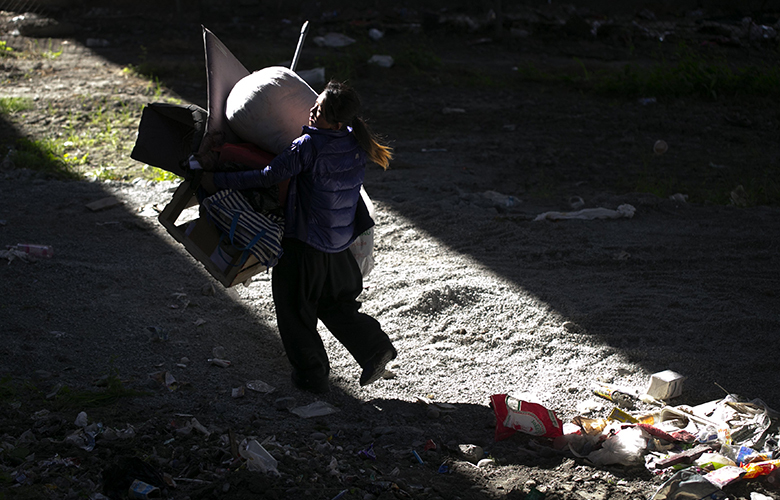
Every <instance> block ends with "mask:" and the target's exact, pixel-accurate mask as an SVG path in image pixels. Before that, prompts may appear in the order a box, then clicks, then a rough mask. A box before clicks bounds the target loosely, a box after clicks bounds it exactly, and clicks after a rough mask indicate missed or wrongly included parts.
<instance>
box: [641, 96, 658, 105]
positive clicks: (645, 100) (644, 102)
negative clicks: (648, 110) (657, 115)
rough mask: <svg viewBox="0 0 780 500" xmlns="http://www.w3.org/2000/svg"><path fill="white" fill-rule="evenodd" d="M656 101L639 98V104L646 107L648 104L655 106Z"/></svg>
mask: <svg viewBox="0 0 780 500" xmlns="http://www.w3.org/2000/svg"><path fill="white" fill-rule="evenodd" d="M656 102H658V100H657V99H656V98H655V97H640V98H639V104H641V105H642V106H647V105H648V104H655V103H656Z"/></svg>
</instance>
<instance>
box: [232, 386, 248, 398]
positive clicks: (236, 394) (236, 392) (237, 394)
mask: <svg viewBox="0 0 780 500" xmlns="http://www.w3.org/2000/svg"><path fill="white" fill-rule="evenodd" d="M244 394H246V391H245V389H244V386H243V385H242V386H240V387H234V388H233V389H232V391H231V393H230V395H231V396H232V397H233V398H234V399H237V398H243V397H244Z"/></svg>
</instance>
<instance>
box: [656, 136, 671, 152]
mask: <svg viewBox="0 0 780 500" xmlns="http://www.w3.org/2000/svg"><path fill="white" fill-rule="evenodd" d="M668 150H669V145H668V144H666V141H664V140H661V139H659V140H657V141H655V144H653V152H654V153H655V154H657V155H662V154H664V153H666V152H667V151H668Z"/></svg>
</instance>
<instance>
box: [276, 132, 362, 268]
mask: <svg viewBox="0 0 780 500" xmlns="http://www.w3.org/2000/svg"><path fill="white" fill-rule="evenodd" d="M365 171H366V152H365V151H364V150H363V148H361V147H360V145H359V144H358V142H357V139H355V136H354V135H353V134H352V133H351V129H348V130H325V129H317V128H314V127H303V134H302V135H301V136H300V137H299V138H297V139H295V141H293V143H292V144H291V145H290V147H288V148H287V149H286V150H285V151H283V152H282V153H281V154H280V155H279V156H277V157H276V158H275V159H274V160H273V161H272V162H271V164H270V165H269V166H268V167H266V169H265V170H263V171H262V175H263V177H265V182H264V184H265V183H267V184H266V185H271V184H275V183H277V182H279V181H282V180H284V179H290V186H289V189H288V191H287V202H286V206H285V230H284V236H285V237H289V238H295V239H298V240H301V241H303V242H305V243H307V244H309V245H311V246H312V247H314V248H316V249H318V250H321V251H323V252H328V253H336V252H340V251H342V250H345V249H347V248H348V247H349V246H350V245H351V244H352V242H353V241H354V240H355V238H356V237H357V235H358V234H356V231H355V210H356V207H357V205H358V202H359V200H360V186H361V185H362V184H363V178H364V176H365Z"/></svg>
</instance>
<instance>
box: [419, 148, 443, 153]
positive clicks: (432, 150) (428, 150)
mask: <svg viewBox="0 0 780 500" xmlns="http://www.w3.org/2000/svg"><path fill="white" fill-rule="evenodd" d="M420 151H421V152H423V153H446V152H447V150H446V149H445V148H422V149H421V150H420Z"/></svg>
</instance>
